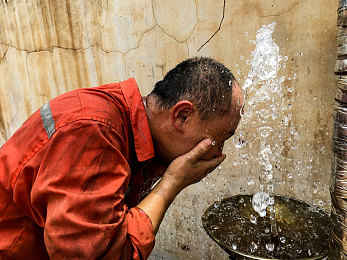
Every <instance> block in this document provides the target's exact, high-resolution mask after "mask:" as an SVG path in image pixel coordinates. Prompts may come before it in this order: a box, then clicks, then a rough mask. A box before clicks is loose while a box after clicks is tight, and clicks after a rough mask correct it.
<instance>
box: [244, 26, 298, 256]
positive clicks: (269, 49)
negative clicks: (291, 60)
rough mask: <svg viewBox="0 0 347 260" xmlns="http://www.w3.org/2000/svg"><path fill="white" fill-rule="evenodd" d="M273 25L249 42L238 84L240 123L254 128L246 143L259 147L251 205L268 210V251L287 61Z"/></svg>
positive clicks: (275, 234)
mask: <svg viewBox="0 0 347 260" xmlns="http://www.w3.org/2000/svg"><path fill="white" fill-rule="evenodd" d="M275 27H276V23H272V24H269V25H264V26H262V27H261V29H260V30H258V32H257V35H256V39H255V40H253V41H251V42H252V43H253V44H255V49H254V51H252V59H251V60H250V61H249V64H250V65H251V68H250V70H249V73H248V76H247V79H246V80H245V83H244V85H243V87H242V88H243V92H244V94H245V98H246V106H245V107H246V112H245V114H244V116H243V119H242V124H243V125H248V126H250V125H256V126H257V129H258V133H257V135H256V136H255V137H254V139H253V140H252V141H251V143H250V146H254V147H256V148H257V149H259V159H258V160H259V162H257V163H259V165H260V166H261V169H260V178H259V180H260V187H259V192H257V193H256V194H254V195H253V198H252V206H253V209H254V210H255V211H256V212H258V214H259V216H260V217H264V216H265V215H266V210H267V209H268V210H269V212H270V213H269V222H270V223H269V224H270V232H271V236H272V238H273V239H272V240H271V241H269V243H268V244H266V249H267V250H269V251H273V250H274V249H275V247H276V246H277V243H278V239H277V237H278V231H277V225H276V212H275V207H274V203H275V198H274V183H273V178H274V165H275V164H276V163H277V162H279V161H280V159H281V152H282V149H283V146H282V145H281V140H282V136H281V133H282V132H283V128H282V129H281V127H278V126H281V124H282V123H283V122H285V120H284V119H283V118H281V115H282V112H283V108H284V104H283V99H284V98H283V93H282V92H283V91H282V83H283V82H284V80H285V79H286V78H285V76H279V71H280V70H281V68H284V67H285V61H286V60H287V57H283V56H281V55H280V53H279V46H278V45H277V44H276V42H275V41H274V39H273V38H272V34H273V33H274V30H275ZM291 91H292V90H291ZM254 115H255V116H254ZM281 130H282V131H281ZM251 221H252V220H251Z"/></svg>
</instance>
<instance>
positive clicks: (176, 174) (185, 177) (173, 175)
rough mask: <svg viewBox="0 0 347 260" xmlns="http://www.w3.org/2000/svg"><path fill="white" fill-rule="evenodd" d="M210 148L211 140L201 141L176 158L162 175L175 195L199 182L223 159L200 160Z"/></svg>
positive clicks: (221, 157)
mask: <svg viewBox="0 0 347 260" xmlns="http://www.w3.org/2000/svg"><path fill="white" fill-rule="evenodd" d="M211 147H212V140H211V139H209V138H208V139H205V140H203V141H201V142H200V143H199V144H198V145H197V146H195V147H194V148H193V149H192V150H191V151H190V152H188V153H187V154H184V155H182V156H180V157H178V158H176V159H175V160H174V161H173V162H172V163H171V164H170V165H169V167H168V168H167V170H166V172H165V173H164V176H163V180H165V182H168V183H170V185H174V186H175V188H176V189H177V194H178V193H179V192H180V191H181V190H183V189H184V188H185V187H187V186H189V185H191V184H193V183H196V182H199V181H200V180H201V179H203V178H204V177H206V176H207V174H209V173H210V172H212V171H213V170H214V169H215V168H216V167H217V166H218V165H219V164H220V163H221V162H222V161H223V160H224V159H225V155H224V154H223V155H222V156H220V157H214V158H212V159H211V160H203V159H201V158H202V157H203V156H204V155H205V154H206V153H207V152H208V151H209V149H210V148H211Z"/></svg>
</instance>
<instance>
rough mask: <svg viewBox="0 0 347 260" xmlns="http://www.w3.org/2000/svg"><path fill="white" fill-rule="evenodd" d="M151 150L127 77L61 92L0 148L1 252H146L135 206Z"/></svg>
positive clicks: (90, 255)
mask: <svg viewBox="0 0 347 260" xmlns="http://www.w3.org/2000/svg"><path fill="white" fill-rule="evenodd" d="M153 157H154V148H153V142H152V137H151V133H150V129H149V125H148V120H147V116H146V112H145V109H144V105H143V102H142V97H141V95H140V92H139V90H138V87H137V84H136V82H135V80H134V79H133V78H131V79H128V80H126V81H123V82H120V83H114V84H108V85H104V86H100V87H96V88H86V89H79V90H75V91H71V92H68V93H66V94H63V95H61V96H59V97H57V98H55V99H53V100H51V101H50V102H48V103H47V104H45V105H44V106H43V107H42V108H41V109H40V110H38V111H36V112H35V113H34V114H33V115H32V116H31V117H29V119H28V120H27V121H26V122H25V123H24V124H23V125H22V127H20V128H19V130H18V131H16V132H15V133H14V135H13V136H12V137H11V138H10V139H9V140H8V141H7V142H6V143H5V144H4V145H3V146H2V147H1V149H0V259H26V260H27V259H48V258H50V259H100V258H101V259H146V258H148V256H149V254H150V252H151V251H152V249H153V246H154V233H153V227H152V224H151V221H150V219H149V217H148V216H147V215H146V214H145V213H144V212H143V211H142V210H141V209H139V208H137V207H136V205H137V203H138V202H139V196H140V192H141V188H142V187H143V181H142V170H141V167H143V166H144V164H145V163H146V162H148V160H150V159H151V158H153Z"/></svg>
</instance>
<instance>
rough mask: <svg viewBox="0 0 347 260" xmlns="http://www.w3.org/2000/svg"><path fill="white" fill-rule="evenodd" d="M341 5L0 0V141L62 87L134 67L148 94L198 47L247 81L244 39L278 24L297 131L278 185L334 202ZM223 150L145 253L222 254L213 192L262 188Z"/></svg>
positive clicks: (236, 156)
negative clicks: (209, 212) (209, 222)
mask: <svg viewBox="0 0 347 260" xmlns="http://www.w3.org/2000/svg"><path fill="white" fill-rule="evenodd" d="M337 7H338V1H337V0H288V1H282V0H247V1H245V0H195V1H194V0H180V1H176V0H167V1H159V0H145V1H136V0H129V1H116V0H113V1H112V0H102V1H97V2H95V1H82V0H74V1H72V0H62V1H53V0H40V1H37V0H27V1H24V0H23V1H22V0H20V1H12V0H7V1H0V79H1V80H0V145H1V144H3V143H4V142H5V141H6V140H7V139H8V138H9V137H10V136H11V135H12V134H13V132H14V131H15V130H16V129H17V128H18V127H19V126H20V125H21V124H22V123H23V122H24V121H25V119H26V118H27V117H28V116H29V115H30V114H32V113H33V112H34V111H35V110H37V109H38V108H40V107H41V106H42V105H43V104H44V103H45V102H47V101H48V100H50V99H51V98H54V97H56V96H58V95H59V94H62V93H64V92H66V91H69V90H73V89H77V88H82V87H92V86H98V85H101V84H106V83H110V82H116V81H121V80H125V79H127V78H129V77H135V78H136V80H137V81H138V83H139V87H140V91H141V92H142V94H143V95H146V94H148V93H149V92H150V91H151V89H152V87H153V85H154V84H155V82H156V81H158V80H160V79H162V77H163V75H165V73H166V72H168V71H169V70H170V69H171V68H173V67H174V66H175V65H176V64H177V63H178V62H180V61H182V60H184V59H186V58H188V57H193V56H196V55H204V56H211V57H213V58H215V59H217V60H218V61H220V62H222V63H224V64H225V65H226V66H227V67H229V68H230V69H231V71H232V72H233V73H234V75H235V77H236V78H237V80H238V81H239V83H240V84H241V85H242V84H243V83H244V80H245V77H246V76H247V74H248V71H249V69H250V66H249V63H247V60H249V59H250V58H251V51H253V50H254V47H255V46H254V45H253V44H252V43H250V40H254V39H255V35H256V32H257V30H258V29H260V27H261V26H262V25H267V24H270V23H272V22H276V23H277V27H276V30H275V32H274V34H273V38H274V39H275V41H276V43H277V44H278V45H279V47H280V54H281V55H283V56H287V57H288V60H287V62H286V68H285V72H284V74H286V75H285V76H286V77H287V78H289V77H292V78H293V79H292V80H286V81H285V82H284V88H287V89H293V91H292V92H287V93H286V96H285V98H286V99H291V100H292V102H291V107H292V108H291V110H290V111H289V112H288V113H290V115H289V114H288V115H287V116H288V117H290V122H289V123H290V125H292V126H293V127H294V128H295V130H296V131H297V133H298V136H299V137H300V138H297V139H293V138H292V137H293V136H292V135H291V134H290V130H289V129H288V130H286V129H284V133H285V135H286V138H287V139H286V140H287V141H286V142H283V147H284V148H283V154H284V155H285V156H286V160H283V161H281V162H280V166H281V169H282V170H281V171H279V172H277V173H275V174H276V178H277V179H278V180H280V181H279V184H278V187H277V193H281V194H286V195H290V196H293V197H296V198H299V199H302V200H305V201H307V202H310V203H314V204H315V205H318V206H320V207H323V208H325V209H329V207H330V195H329V177H330V171H331V154H332V153H331V145H330V143H331V136H332V113H333V106H334V97H335V89H336V87H335V78H334V72H333V71H334V64H335V57H336V34H337V32H336V29H337V28H336V18H337V14H336V10H337ZM294 74H295V75H296V77H293V75H294ZM247 132H248V133H249V134H250V135H251V134H256V133H257V129H256V128H249V129H247ZM238 134H239V133H238V132H237V133H236V135H235V136H236V137H235V138H238V136H239V135H238ZM290 138H292V139H293V140H290ZM293 143H294V144H295V146H296V148H295V149H293ZM224 150H225V152H226V153H227V159H226V160H225V162H223V164H222V166H221V167H220V168H218V169H216V170H215V171H214V173H213V174H211V175H210V176H209V177H208V178H206V179H205V181H203V182H201V183H198V184H195V185H193V186H191V187H189V188H187V189H186V190H184V191H183V192H182V193H181V194H180V195H179V196H178V197H177V198H176V200H175V201H174V203H173V204H172V205H171V207H170V209H169V211H168V212H167V214H166V216H165V219H164V221H163V224H162V226H161V228H160V231H159V233H158V235H157V238H156V247H155V250H154V252H153V253H152V255H151V259H165V260H167V259H169V260H170V259H228V256H227V255H226V254H225V253H224V252H223V251H222V250H221V249H220V248H219V247H218V246H217V245H216V244H215V243H214V242H213V241H212V240H211V239H209V237H208V236H207V234H206V233H205V231H204V230H203V228H202V225H201V220H200V219H201V216H202V214H203V212H204V211H205V209H206V208H207V207H208V206H209V205H211V204H212V203H213V202H214V201H215V200H217V199H220V198H221V197H228V196H232V195H235V194H239V193H242V194H246V193H248V194H249V193H254V192H256V191H257V190H258V186H257V179H258V176H259V166H258V165H255V164H252V163H248V164H247V163H245V162H246V161H247V158H246V155H247V157H249V158H257V157H259V154H258V151H257V150H256V149H251V148H250V147H247V146H246V147H245V148H244V149H243V150H242V149H241V150H239V149H235V140H234V139H232V140H229V141H228V142H227V143H226V145H225V148H224ZM240 161H242V162H243V163H238V162H240Z"/></svg>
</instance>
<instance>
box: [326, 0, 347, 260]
mask: <svg viewBox="0 0 347 260" xmlns="http://www.w3.org/2000/svg"><path fill="white" fill-rule="evenodd" d="M337 26H338V35H337V60H336V67H335V74H336V76H337V87H338V91H337V94H336V98H335V101H336V103H335V112H334V134H333V145H332V147H333V153H334V163H333V169H332V179H331V183H330V194H331V200H332V210H331V220H332V235H331V239H330V243H329V259H347V157H346V155H347V0H340V4H339V8H338V19H337Z"/></svg>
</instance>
